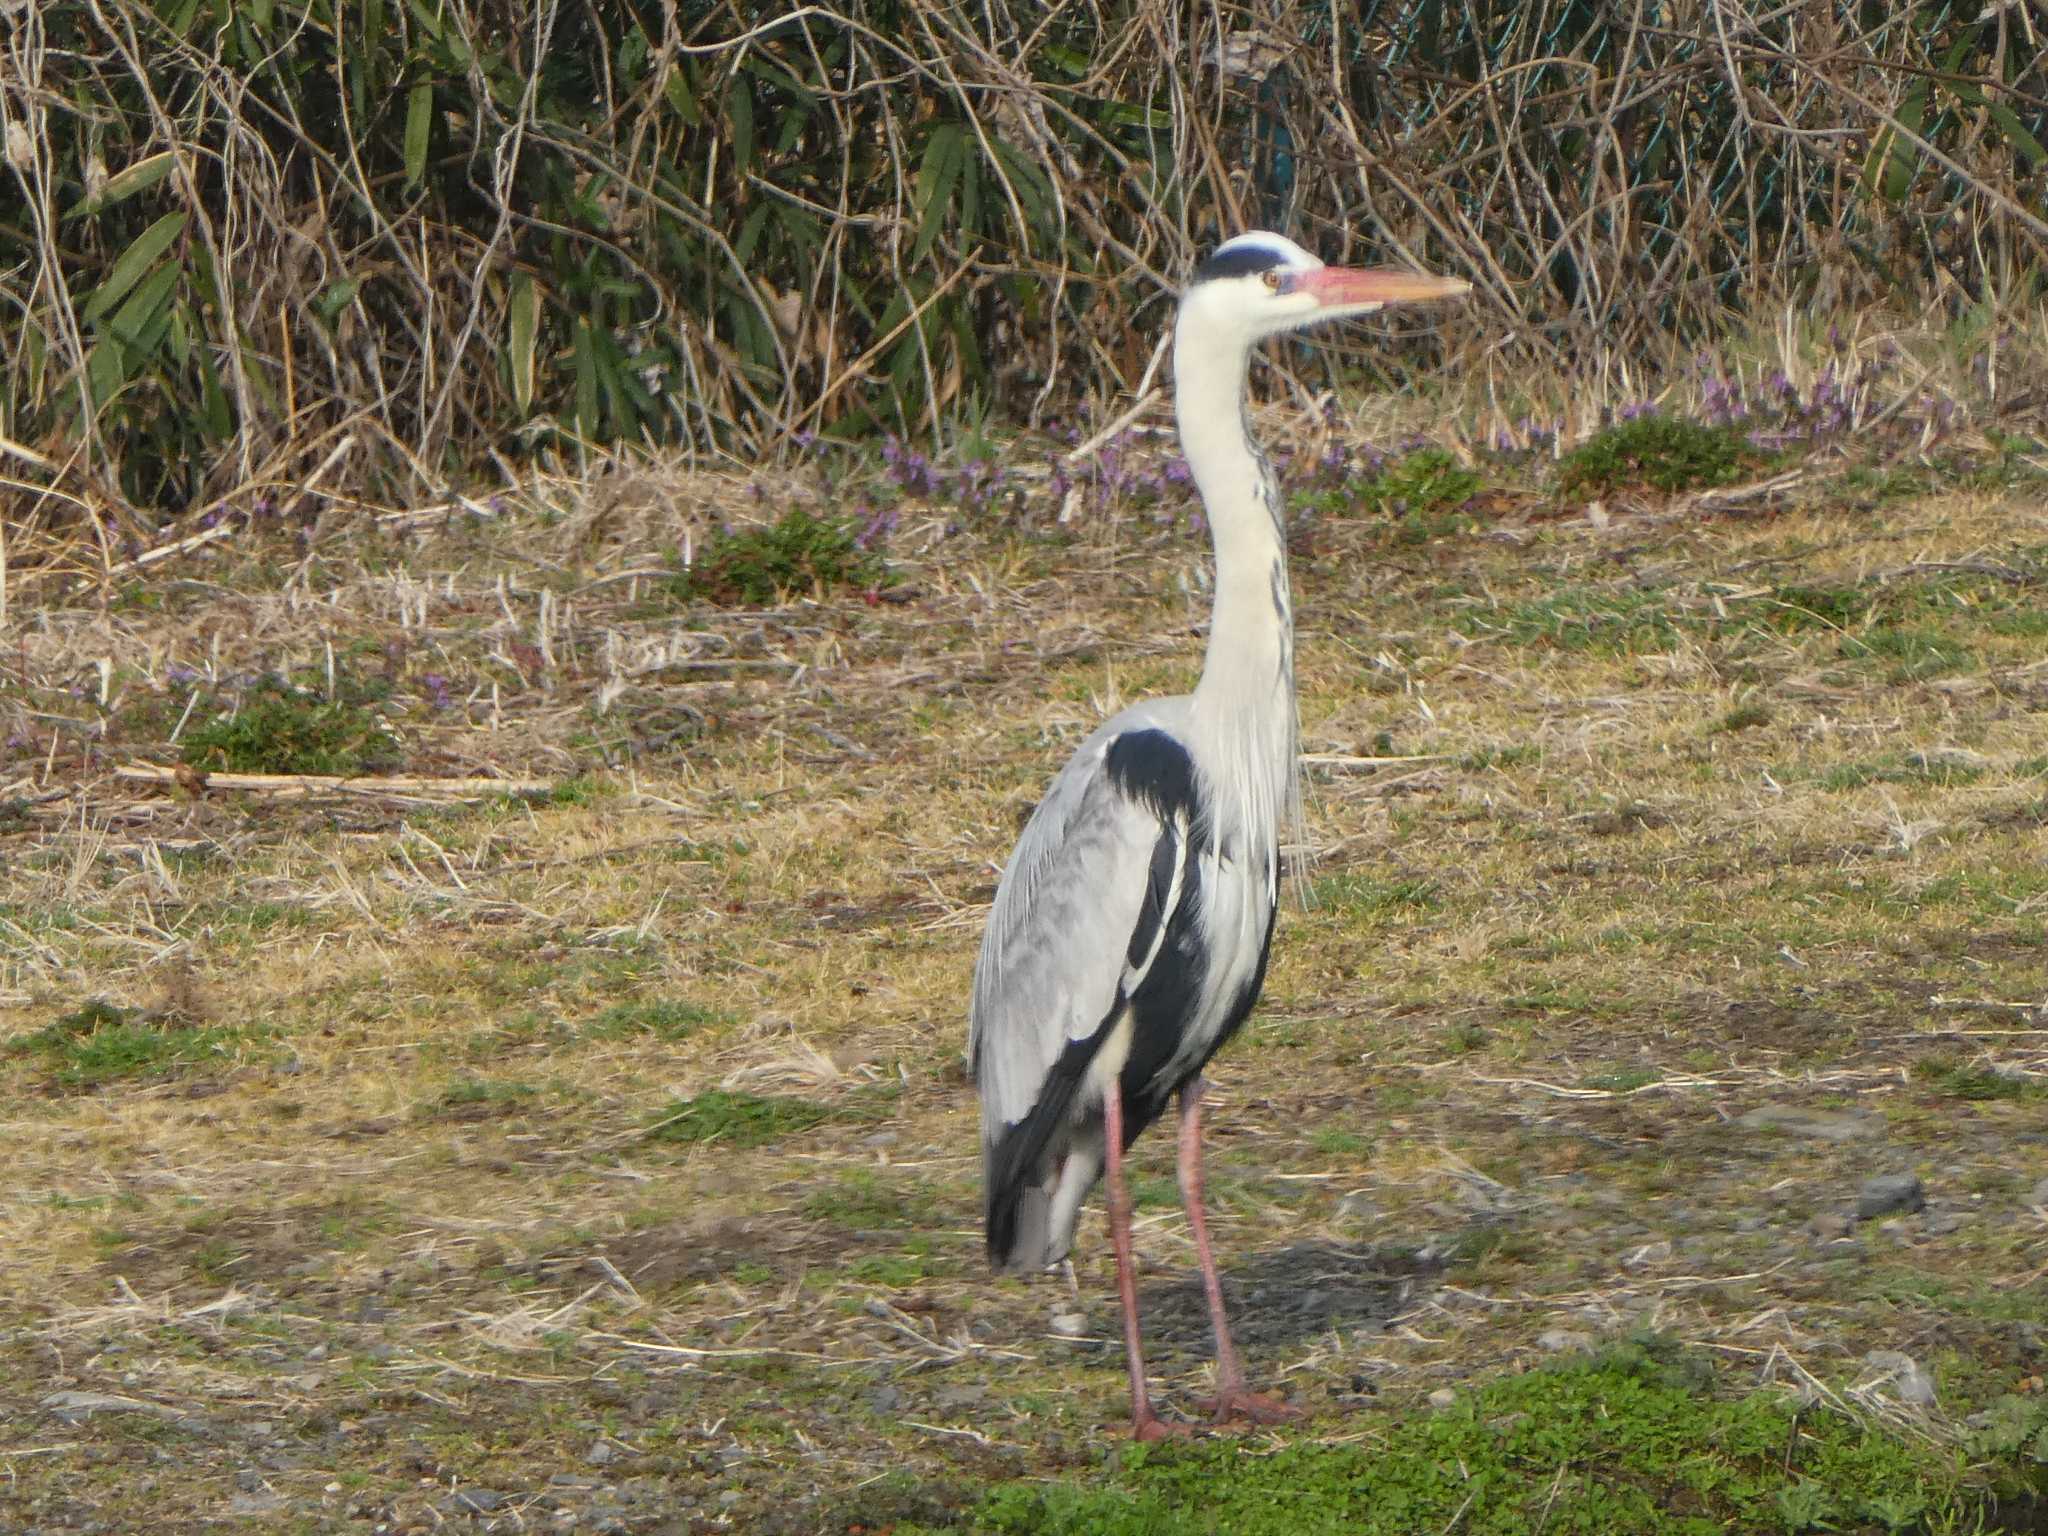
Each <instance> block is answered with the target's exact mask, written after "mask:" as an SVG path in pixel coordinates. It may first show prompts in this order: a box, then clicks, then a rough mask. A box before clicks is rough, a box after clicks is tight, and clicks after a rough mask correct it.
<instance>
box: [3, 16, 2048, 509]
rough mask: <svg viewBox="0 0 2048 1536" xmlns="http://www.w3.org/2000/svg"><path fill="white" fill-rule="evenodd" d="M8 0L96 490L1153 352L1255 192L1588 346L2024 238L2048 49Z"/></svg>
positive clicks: (1797, 32) (1835, 25)
mask: <svg viewBox="0 0 2048 1536" xmlns="http://www.w3.org/2000/svg"><path fill="white" fill-rule="evenodd" d="M5 10H6V12H7V14H6V16H5V18H4V25H0V53H4V57H0V114H4V123H0V127H4V130H5V152H6V161H5V165H4V166H0V184H7V185H9V186H10V195H9V196H7V197H6V198H4V199H0V331H4V333H5V340H6V343H7V345H6V346H5V347H4V348H0V353H4V355H0V436H4V437H5V438H8V439H11V440H12V441H13V443H15V444H17V445H19V447H20V449H21V450H23V451H19V452H16V453H14V455H13V457H14V459H15V461H16V462H15V465H14V469H16V470H20V469H21V468H22V466H24V465H26V466H28V471H27V472H26V473H25V479H26V484H27V489H26V490H24V489H23V488H22V480H23V476H19V475H17V476H16V477H15V479H16V484H15V485H14V487H13V488H12V489H11V490H0V494H11V495H13V496H14V497H15V498H16V499H15V501H14V502H13V504H12V511H13V515H14V516H15V517H16V518H17V520H20V519H24V518H27V519H43V520H46V521H47V520H49V519H50V518H52V517H53V516H56V515H75V514H77V513H78V512H79V511H80V509H83V511H84V512H86V513H89V514H91V516H92V517H93V518H94V519H95V520H96V522H97V523H98V525H99V526H100V529H101V532H102V534H103V536H107V537H112V536H114V535H115V534H117V533H118V532H119V531H121V530H122V528H123V525H124V524H125V525H126V528H127V531H129V532H131V533H136V534H140V533H142V532H143V531H144V530H145V529H149V528H153V527H154V526H155V525H156V524H157V523H158V521H159V520H160V517H161V514H162V513H163V512H165V511H178V510H187V511H191V512H193V513H194V514H195V515H196V514H199V513H202V512H205V511H209V510H213V509H216V508H218V507H220V506H222V505H223V504H224V503H227V502H228V501H229V500H230V499H231V498H234V497H242V498H246V499H247V501H248V502H250V503H254V502H255V501H256V500H257V499H258V498H260V497H264V496H269V497H273V498H278V499H282V498H283V497H284V496H286V495H288V494H289V495H297V494H299V493H300V492H302V491H303V490H304V489H305V488H306V486H307V484H308V483H309V482H313V483H314V485H315V488H316V489H317V490H319V491H321V492H323V493H332V492H336V491H349V492H353V493H358V494H366V495H374V494H379V493H381V494H388V495H398V494H404V495H412V496H416V495H418V494H419V493H420V492H421V490H422V489H425V488H432V489H436V490H438V489H439V488H441V487H442V486H444V485H445V484H446V483H447V482H448V481H449V480H451V479H453V478H456V477H458V476H459V475H460V474H461V473H462V472H463V471H464V470H465V469H466V468H467V467H469V466H471V465H473V464H475V463H478V462H480V461H481V460H482V458H483V456H484V455H485V454H486V453H488V452H492V451H496V452H499V453H501V454H504V453H513V454H517V453H521V452H525V451H527V450H528V449H530V448H531V447H532V446H533V445H534V444H535V443H537V442H544V441H548V440H552V441H554V442H555V443H557V444H565V443H566V444H570V445H573V444H574V443H576V442H581V441H618V440H625V441H639V440H657V441H680V442H683V443H686V444H689V445H692V446H696V447H710V446H713V445H716V446H718V447H721V448H726V449H732V450H736V451H739V452H742V453H753V454H759V453H762V452H766V451H770V450H771V449H772V448H773V447H774V445H775V444H776V443H777V442H779V441H780V440H783V439H784V438H786V437H789V436H793V435H795V434H799V433H801V432H805V431H811V430H830V431H840V432H849V433H851V432H859V431H863V430H866V429H869V428H872V427H875V426H878V425H889V426H893V427H896V428H897V429H899V430H909V431H916V430H919V429H920V428H922V427H927V426H929V425H930V424H931V423H933V422H936V421H941V420H947V419H952V418H953V417H955V416H956V415H959V416H969V415H971V416H974V417H977V418H979V417H981V416H984V415H986V414H987V413H989V412H991V411H993V412H996V413H997V414H998V415H999V417H1006V418H1008V419H1012V420H1015V419H1021V418H1025V417H1029V416H1031V415H1032V414H1034V413H1036V412H1039V411H1042V410H1044V409H1046V408H1047V407H1048V405H1049V404H1050V403H1052V402H1055V401H1059V400H1061V398H1062V397H1063V396H1071V395H1073V394H1076V393H1096V392H1102V391H1106V390H1110V389H1115V388H1128V387H1130V386H1132V385H1134V384H1135V383H1136V381H1137V380H1138V379H1139V378H1140V376H1141V375H1142V374H1143V372H1144V370H1145V368H1146V365H1147V363H1148V361H1149V360H1150V359H1151V356H1152V349H1153V343H1154V339H1155V337H1156V335H1157V332H1158V329H1159V326H1160V324H1161V322H1162V321H1163V318H1164V315H1165V312H1166V307H1165V304H1164V303H1163V302H1162V300H1163V299H1164V297H1165V295H1166V294H1167V293H1168V292H1170V290H1171V287H1172V284H1173V283H1174V281H1175V280H1176V279H1177V278H1178V277H1179V276H1180V275H1181V274H1183V273H1184V272H1185V270H1186V269H1187V266H1188V263H1189V261H1190V259H1191V257H1192V255H1193V252H1194V251H1195V250H1196V249H1197V248H1198V247H1199V246H1200V245H1201V244H1203V243H1205V242H1207V241H1209V240H1211V239H1213V238H1214V237H1215V236H1216V235H1217V234H1218V233H1219V232H1228V231H1231V230H1235V229H1236V228H1239V227H1241V226H1245V225H1250V224H1266V225H1273V226H1278V227H1282V228H1286V229H1289V230H1291V231H1293V232H1295V233H1297V234H1299V235H1300V236H1301V237H1302V238H1303V239H1304V240H1305V241H1306V242H1308V243H1310V244H1312V245H1314V246H1316V247H1318V248H1319V249H1321V250H1322V251H1323V252H1325V253H1326V254H1328V255H1330V256H1332V257H1339V256H1347V257H1353V258H1357V257H1366V258H1369V259H1376V260H1384V261H1396V262H1411V261H1412V262H1421V263H1424V264H1427V265H1429V266H1431V267H1435V268H1439V269H1446V270H1452V271H1456V272H1459V273H1462V274H1465V275H1468V276H1470V277H1472V278H1473V279H1474V281H1475V282H1476V284H1477V285H1478V288H1479V290H1480V291H1479V304H1478V306H1477V307H1475V308H1473V309H1471V310H1469V311H1467V316H1468V318H1460V319H1451V320H1448V321H1446V322H1445V324H1446V326H1448V327H1450V328H1453V334H1455V328H1456V327H1459V326H1471V327H1475V328H1481V329H1483V333H1484V334H1485V335H1486V336H1487V337H1488V338H1489V339H1492V338H1497V337H1499V336H1501V335H1503V334H1505V335H1506V336H1507V337H1508V338H1509V339H1510V341H1511V344H1512V345H1513V346H1514V347H1516V348H1519V349H1520V350H1521V352H1522V353H1523V354H1524V355H1525V356H1528V357H1531V358H1539V357H1540V358H1547V359H1549V360H1551V361H1553V362H1555V361H1563V362H1566V363H1570V362H1571V361H1573V360H1574V359H1575V358H1576V357H1578V356H1581V355H1582V354H1583V353H1584V351H1585V350H1586V349H1587V348H1591V347H1602V348H1607V349H1629V348H1640V347H1642V346H1643V345H1644V343H1645V341H1646V339H1647V338H1649V337H1650V336H1652V335H1653V334H1662V335H1669V334H1677V335H1681V336H1686V335H1698V334H1702V333H1705V332H1708V331H1711V330H1712V329H1713V328H1715V327H1716V326H1717V325H1718V324H1720V323H1722V322H1723V321H1724V319H1725V317H1726V316H1727V315H1728V314H1729V313H1730V312H1731V311H1736V310H1741V309H1743V308H1745V307H1749V306H1753V305H1755V304H1756V303H1757V302H1759V301H1760V300H1764V299H1779V298H1784V297H1791V296H1797V297H1800V298H1802V299H1803V300H1804V301H1805V302H1807V303H1808V304H1810V305H1814V306H1819V307H1823V308H1825V307H1827V306H1829V305H1831V304H1833V303H1836V302H1840V301H1845V300H1846V301H1852V302H1862V301H1865V300H1869V299H1873V298H1875V299H1888V300H1907V301H1914V302H1918V301H1921V300H1924V299H1945V300H1949V301H1954V300H1956V299H1957V298H1958V297H1959V296H1960V297H1962V298H1968V297H1971V296H1974V295H1980V294H1982V293H1983V292H1985V291H1996V292H1999V293H2010V292H2012V291H2014V289H2015V288H2016V286H2018V285H2019V284H2021V283H2022V282H2023V281H2025V280H2029V279H2028V275H2029V274H2032V273H2037V272H2038V271H2039V270H2040V268H2039V263H2040V260H2041V257H2042V255H2043V253H2044V251H2048V221H2044V217H2043V214H2042V211H2041V210H2042V209H2043V207H2044V206H2048V150H2044V148H2043V141H2044V139H2048V67H2044V65H2043V63H2042V52H2041V50H2040V48H2039V46H2038V42H2037V41H2036V39H2035V38H2034V35H2033V32H2032V31H2031V30H2030V24H2029V23H2028V22H2027V21H2026V18H2025V16H2024V14H2023V10H2024V8H2023V7H2018V6H2012V5H1991V6H1984V5H1981V4H1980V3H1979V0H1934V3H1931V4H1925V5H1921V6H1918V7H1907V8H1900V7H1897V6H1894V5H1891V4H1888V3H1882V4H1881V3H1878V0H1794V3H1792V4H1789V5H1771V6H1765V5H1763V4H1761V3H1755V0H1739V3H1737V4H1733V5H1729V4H1712V5H1709V4H1705V3H1696V0H1681V3H1679V4H1676V5H1672V6H1657V7H1651V8H1648V9H1644V8H1641V7H1634V8H1631V7H1625V6H1624V7H1614V6H1602V5H1595V4H1593V3H1591V0H1534V3H1531V4H1526V5H1523V4H1517V5H1471V4H1458V5H1451V4H1445V3H1442V0H1362V3H1361V4H1360V5H1359V6H1358V7H1357V8H1356V12H1355V14H1353V15H1351V16H1348V17H1347V18H1345V20H1344V24H1343V25H1342V26H1341V27H1340V28H1337V29H1335V30H1333V28H1332V25H1331V18H1332V15H1333V13H1332V11H1331V9H1330V8H1329V7H1327V6H1324V5H1321V4H1315V5H1308V4H1291V3H1281V4H1278V5H1266V6H1260V7H1257V8H1253V7H1250V6H1246V5H1225V6H1221V7H1214V6H1195V7H1181V6H1170V5H1162V4H1159V3H1157V0H1102V3H1100V4H1096V5H1092V6H1087V7H1066V8H1056V9H1055V10H1054V11H1053V12H1052V13H1051V14H1048V13H1047V11H1046V9H1045V8H1044V7H1042V6H1040V5H1038V4H1036V3H1024V0H992V3H989V4H985V5H977V6H973V7H965V6H953V5H940V4H936V3H931V0H837V3H835V4H833V5H823V6H803V7H799V8H793V9H792V8H785V7H770V6H751V7H750V6H741V5H735V4H731V3H719V4H710V3H704V0H666V3H664V4H655V3H652V0H584V3H581V4H577V5H574V6H564V5H562V4H560V3H559V0H518V3H513V0H35V3H30V4H27V5H25V6H24V5H13V6H8V7H6V8H5ZM1163 61H1170V62H1166V63H1163ZM1434 344H1435V343H1434V341H1432V340H1429V339H1427V338H1425V339H1421V340H1418V341H1415V342H1413V343H1412V344H1411V350H1410V351H1409V352H1407V353H1404V352H1403V351H1402V350H1401V349H1400V348H1399V347H1395V348H1391V349H1389V350H1388V351H1387V352H1385V353H1382V354H1380V355H1381V356H1383V357H1387V358H1392V359H1395V360H1396V362H1395V363H1394V364H1393V365H1394V366H1399V365H1400V360H1401V359H1403V358H1404V357H1405V358H1408V359H1410V360H1413V359H1417V358H1426V357H1427V356H1428V355H1429V354H1428V353H1427V351H1426V350H1421V351H1417V350H1414V349H1418V348H1419V349H1427V348H1428V347H1430V346H1433V345H1434ZM52 489H54V490H55V491H56V492H57V493H58V494H56V495H54V496H53V495H51V494H49V492H50V491H51V490H52ZM24 498H26V499H24ZM136 509H140V510H136Z"/></svg>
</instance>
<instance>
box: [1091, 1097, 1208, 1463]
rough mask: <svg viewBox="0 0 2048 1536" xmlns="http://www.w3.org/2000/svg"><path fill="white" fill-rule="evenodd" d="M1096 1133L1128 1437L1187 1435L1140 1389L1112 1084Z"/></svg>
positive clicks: (1133, 1274) (1117, 1107) (1120, 1111)
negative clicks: (1120, 1315) (1119, 1323)
mask: <svg viewBox="0 0 2048 1536" xmlns="http://www.w3.org/2000/svg"><path fill="white" fill-rule="evenodd" d="M1102 1134H1103V1136H1104V1138H1105V1139H1106V1140H1107V1142H1108V1154H1109V1169H1108V1172H1109V1240H1110V1242H1111V1243H1112V1244H1113V1245H1114V1246H1115V1248H1116V1288H1117V1294H1118V1295H1119V1296H1121V1297H1122V1298H1123V1304H1124V1307H1123V1310H1124V1361H1125V1363H1126V1364H1127V1365H1129V1367H1130V1371H1131V1433H1132V1434H1133V1435H1135V1436H1136V1437H1137V1438H1138V1439H1140V1440H1164V1439H1165V1438H1167V1437H1168V1436H1169V1435H1185V1434H1187V1433H1189V1429H1188V1426H1187V1425H1185V1424H1169V1423H1167V1422H1166V1421H1165V1420H1164V1419H1162V1418H1160V1417H1159V1416H1158V1415H1157V1414H1155V1413H1154V1412H1153V1411H1152V1398H1151V1395H1150V1394H1149V1393H1148V1392H1147V1391H1146V1390H1145V1357H1144V1355H1143V1354H1142V1353H1141V1352H1140V1351H1139V1348H1138V1281H1137V1270H1136V1267H1135V1266H1134V1265H1133V1264H1132V1262H1131V1192H1130V1191H1129V1190H1128V1189H1126V1188H1125V1187H1124V1106H1123V1096H1122V1093H1121V1091H1120V1090H1119V1088H1118V1086H1117V1084H1116V1082H1115V1081H1114V1080H1112V1081H1111V1083H1110V1085H1109V1092H1108V1093H1106V1094H1104V1095H1103V1100H1102Z"/></svg>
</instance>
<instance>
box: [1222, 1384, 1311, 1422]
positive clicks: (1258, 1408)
mask: <svg viewBox="0 0 2048 1536" xmlns="http://www.w3.org/2000/svg"><path fill="white" fill-rule="evenodd" d="M1196 1406H1197V1407H1199V1408H1200V1409H1201V1410H1202V1411H1203V1412H1204V1413H1208V1414H1212V1415H1214V1417H1215V1420H1216V1422H1217V1423H1218V1424H1286V1423H1289V1422H1291V1421H1293V1420H1295V1419H1299V1418H1305V1417H1306V1416H1307V1413H1308V1410H1307V1409H1305V1408H1297V1407H1295V1406H1294V1404H1292V1403H1290V1402H1288V1401H1287V1400H1286V1399H1285V1398H1279V1397H1272V1396H1269V1395H1267V1394H1266V1393H1263V1392H1245V1391H1237V1392H1231V1391H1224V1392H1220V1393H1218V1394H1217V1395H1216V1396H1215V1397H1210V1398H1203V1399H1201V1400H1200V1401H1199V1402H1198V1403H1197V1404H1196Z"/></svg>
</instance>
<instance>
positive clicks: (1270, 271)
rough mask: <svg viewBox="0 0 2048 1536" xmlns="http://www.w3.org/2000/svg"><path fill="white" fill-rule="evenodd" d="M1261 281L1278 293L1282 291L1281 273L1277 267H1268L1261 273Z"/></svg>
mask: <svg viewBox="0 0 2048 1536" xmlns="http://www.w3.org/2000/svg"><path fill="white" fill-rule="evenodd" d="M1259 281H1260V282H1262V283H1264V284H1265V285H1266V286H1267V287H1268V288H1270V289H1272V290H1273V291H1274V292H1275V293H1278V292H1279V291H1280V274H1279V272H1278V271H1277V270H1276V269H1274V268H1272V267H1268V268H1267V269H1266V270H1265V271H1263V272H1261V273H1260V274H1259Z"/></svg>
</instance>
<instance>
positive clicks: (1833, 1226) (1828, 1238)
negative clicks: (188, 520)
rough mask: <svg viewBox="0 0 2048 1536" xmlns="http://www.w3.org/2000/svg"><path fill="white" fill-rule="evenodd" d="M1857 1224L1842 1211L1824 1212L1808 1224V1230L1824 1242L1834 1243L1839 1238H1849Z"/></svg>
mask: <svg viewBox="0 0 2048 1536" xmlns="http://www.w3.org/2000/svg"><path fill="white" fill-rule="evenodd" d="M1855 1225H1856V1223H1855V1222H1853V1221H1851V1220H1850V1219H1849V1218H1848V1217H1847V1216H1844V1215H1843V1214H1842V1213H1841V1212H1840V1211H1822V1212H1821V1213H1820V1214H1819V1215H1818V1216H1816V1217H1814V1218H1813V1220H1811V1221H1809V1222H1808V1223H1807V1224H1806V1230H1807V1231H1809V1232H1811V1233H1812V1234H1813V1235H1814V1236H1815V1237H1817V1238H1819V1239H1820V1240H1821V1241H1822V1242H1824V1243H1828V1242H1833V1241H1834V1240H1835V1239H1836V1238H1838V1237H1847V1236H1848V1235H1849V1229H1850V1228H1851V1227H1853V1226H1855Z"/></svg>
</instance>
